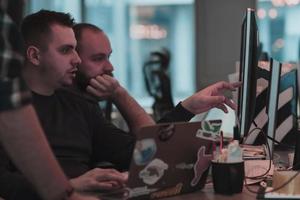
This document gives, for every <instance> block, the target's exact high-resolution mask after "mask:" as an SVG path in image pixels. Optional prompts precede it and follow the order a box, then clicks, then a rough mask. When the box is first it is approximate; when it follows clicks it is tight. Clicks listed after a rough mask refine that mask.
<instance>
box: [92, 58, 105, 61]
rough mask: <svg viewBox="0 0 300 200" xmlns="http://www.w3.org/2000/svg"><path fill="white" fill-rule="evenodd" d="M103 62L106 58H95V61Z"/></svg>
mask: <svg viewBox="0 0 300 200" xmlns="http://www.w3.org/2000/svg"><path fill="white" fill-rule="evenodd" d="M102 60H104V57H96V58H94V61H102Z"/></svg>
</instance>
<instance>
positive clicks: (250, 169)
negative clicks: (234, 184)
mask: <svg viewBox="0 0 300 200" xmlns="http://www.w3.org/2000/svg"><path fill="white" fill-rule="evenodd" d="M269 164H270V160H245V176H246V177H257V176H261V175H262V174H264V173H265V172H266V171H267V170H268V168H269ZM273 172H274V164H273V162H271V169H270V171H269V173H268V174H267V175H265V176H264V177H266V176H272V175H273ZM264 177H262V178H259V179H250V178H247V180H246V182H247V184H248V185H250V184H254V183H258V182H260V181H261V180H263V179H264Z"/></svg>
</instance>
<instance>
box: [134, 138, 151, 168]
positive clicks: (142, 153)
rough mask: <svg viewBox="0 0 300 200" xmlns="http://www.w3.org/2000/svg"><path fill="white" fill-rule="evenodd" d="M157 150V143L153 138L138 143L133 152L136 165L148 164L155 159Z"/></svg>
mask: <svg viewBox="0 0 300 200" xmlns="http://www.w3.org/2000/svg"><path fill="white" fill-rule="evenodd" d="M156 150H157V147H156V143H155V141H154V139H152V138H146V139H143V140H139V141H137V142H136V144H135V148H134V151H133V159H134V162H135V164H136V165H145V164H147V163H148V162H150V161H151V160H152V159H153V157H154V155H155V153H156Z"/></svg>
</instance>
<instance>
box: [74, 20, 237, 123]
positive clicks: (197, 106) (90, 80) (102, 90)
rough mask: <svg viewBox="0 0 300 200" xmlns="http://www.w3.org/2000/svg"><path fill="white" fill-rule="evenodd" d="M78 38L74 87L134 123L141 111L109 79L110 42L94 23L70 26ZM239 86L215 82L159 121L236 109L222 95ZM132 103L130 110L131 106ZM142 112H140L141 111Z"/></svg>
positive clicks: (110, 68)
mask: <svg viewBox="0 0 300 200" xmlns="http://www.w3.org/2000/svg"><path fill="white" fill-rule="evenodd" d="M73 30H74V33H75V37H76V39H77V43H78V44H77V47H76V50H77V52H78V54H79V57H80V58H81V64H79V65H78V76H77V77H76V80H77V87H78V88H79V93H82V95H83V96H93V97H96V98H97V99H98V100H102V99H110V100H112V101H113V103H114V104H115V105H116V106H117V108H118V109H119V110H120V112H121V114H122V115H123V116H124V119H125V120H126V121H127V123H128V124H130V122H132V121H134V119H135V117H133V116H135V115H136V110H139V109H140V110H143V109H142V108H141V107H140V106H139V105H138V104H137V103H136V101H135V100H134V99H133V98H132V97H131V96H130V95H129V94H128V92H127V91H126V90H125V89H124V88H123V87H122V86H121V85H120V84H119V83H118V81H117V80H116V79H115V78H114V77H112V76H111V74H112V71H113V70H114V67H113V66H112V64H111V63H110V61H109V57H110V55H111V53H112V49H111V45H110V41H109V39H108V37H107V36H106V34H105V33H104V32H103V30H102V29H100V28H98V27H97V26H95V25H93V24H88V23H80V24H76V25H75V26H74V27H73ZM238 86H240V83H232V84H230V83H227V82H223V81H222V82H218V83H215V84H213V85H211V86H209V87H207V88H205V89H203V90H201V91H199V92H197V93H195V94H194V95H192V96H190V97H189V98H187V99H185V100H184V101H182V102H180V103H179V104H178V105H177V106H176V107H175V108H174V109H173V110H171V111H170V112H169V113H167V114H166V115H165V116H163V118H162V119H160V120H159V121H158V122H176V121H189V120H190V119H191V118H192V117H193V116H194V115H195V114H199V113H202V112H205V111H208V110H209V109H211V108H214V107H217V108H219V109H222V110H223V111H224V112H227V108H226V106H225V104H227V105H228V106H230V107H231V108H233V109H235V108H236V105H235V104H234V103H233V102H232V101H231V100H230V99H228V98H227V97H225V96H224V95H223V92H224V91H225V90H234V89H235V88H236V87H238ZM131 104H134V105H135V106H134V108H135V109H132V107H131V106H128V105H131ZM141 113H143V112H141Z"/></svg>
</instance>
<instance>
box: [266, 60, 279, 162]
mask: <svg viewBox="0 0 300 200" xmlns="http://www.w3.org/2000/svg"><path fill="white" fill-rule="evenodd" d="M281 65H282V64H281V63H280V62H278V61H276V60H274V59H272V58H271V60H270V71H271V74H270V81H269V97H268V104H267V115H268V128H267V135H268V136H269V138H275V133H276V128H277V112H278V98H279V84H280V74H281ZM268 145H269V148H270V154H269V152H267V157H268V159H271V160H272V159H273V151H274V141H273V140H270V139H269V140H268Z"/></svg>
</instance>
